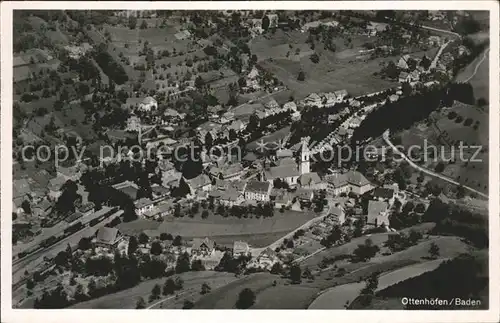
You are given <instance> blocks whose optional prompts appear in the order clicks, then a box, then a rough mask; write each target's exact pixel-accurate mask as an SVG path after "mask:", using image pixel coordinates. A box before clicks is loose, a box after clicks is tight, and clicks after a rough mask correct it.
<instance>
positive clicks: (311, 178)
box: [297, 173, 326, 190]
mask: <svg viewBox="0 0 500 323" xmlns="http://www.w3.org/2000/svg"><path fill="white" fill-rule="evenodd" d="M297 182H298V184H299V185H300V187H302V188H307V189H313V190H323V189H326V183H325V182H323V180H322V179H321V178H320V177H319V175H318V173H306V174H302V175H300V176H299V178H298V181H297Z"/></svg>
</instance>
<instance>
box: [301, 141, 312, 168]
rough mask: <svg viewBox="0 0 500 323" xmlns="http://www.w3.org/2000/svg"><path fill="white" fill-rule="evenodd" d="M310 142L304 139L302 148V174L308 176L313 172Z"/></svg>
mask: <svg viewBox="0 0 500 323" xmlns="http://www.w3.org/2000/svg"><path fill="white" fill-rule="evenodd" d="M308 143H309V140H308V139H307V138H302V147H301V149H300V166H299V169H300V174H301V175H303V174H307V173H310V172H311V169H310V161H309V157H310V152H309V147H308Z"/></svg>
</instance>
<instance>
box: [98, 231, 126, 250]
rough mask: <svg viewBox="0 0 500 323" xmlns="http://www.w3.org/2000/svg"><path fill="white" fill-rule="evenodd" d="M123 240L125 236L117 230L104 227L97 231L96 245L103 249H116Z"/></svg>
mask: <svg viewBox="0 0 500 323" xmlns="http://www.w3.org/2000/svg"><path fill="white" fill-rule="evenodd" d="M122 240H123V235H122V234H121V233H120V231H118V229H117V228H110V227H102V228H100V229H99V230H98V231H97V235H96V239H95V244H96V246H98V247H103V248H113V249H114V248H116V247H117V246H118V244H119V243H120V242H121V241H122Z"/></svg>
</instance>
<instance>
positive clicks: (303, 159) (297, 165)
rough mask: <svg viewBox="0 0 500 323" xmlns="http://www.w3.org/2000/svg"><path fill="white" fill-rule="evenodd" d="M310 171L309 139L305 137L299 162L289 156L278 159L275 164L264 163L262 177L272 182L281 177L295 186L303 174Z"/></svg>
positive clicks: (291, 185) (283, 180) (290, 185)
mask: <svg viewBox="0 0 500 323" xmlns="http://www.w3.org/2000/svg"><path fill="white" fill-rule="evenodd" d="M310 172H311V169H310V151H309V148H308V147H307V141H306V140H304V139H303V140H302V145H301V149H300V156H299V158H298V162H297V161H296V160H295V159H294V158H293V157H289V156H286V157H284V158H281V159H278V160H277V162H276V165H275V166H272V167H269V166H268V165H264V169H263V175H262V177H263V179H264V180H266V181H269V182H270V183H271V184H272V183H274V181H275V180H277V179H279V180H281V181H282V182H285V183H287V184H288V186H289V187H291V188H293V187H296V186H297V183H298V180H299V178H300V177H301V176H302V175H304V174H308V173H310Z"/></svg>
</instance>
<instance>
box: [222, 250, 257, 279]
mask: <svg viewBox="0 0 500 323" xmlns="http://www.w3.org/2000/svg"><path fill="white" fill-rule="evenodd" d="M250 260H251V256H240V257H234V255H233V254H232V253H231V252H225V253H224V255H223V256H222V259H221V260H220V262H219V264H218V265H217V266H216V267H215V270H216V271H222V272H228V273H235V274H238V273H241V272H243V271H244V270H245V268H246V265H247V264H248V262H249V261H250Z"/></svg>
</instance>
